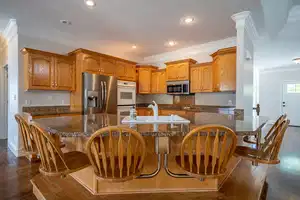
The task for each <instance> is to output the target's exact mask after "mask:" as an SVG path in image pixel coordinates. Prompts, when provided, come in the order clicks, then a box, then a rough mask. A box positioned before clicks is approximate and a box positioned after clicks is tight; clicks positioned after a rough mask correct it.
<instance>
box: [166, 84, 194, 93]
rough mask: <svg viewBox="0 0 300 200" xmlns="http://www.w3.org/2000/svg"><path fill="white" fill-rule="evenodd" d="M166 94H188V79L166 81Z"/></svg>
mask: <svg viewBox="0 0 300 200" xmlns="http://www.w3.org/2000/svg"><path fill="white" fill-rule="evenodd" d="M167 93H168V94H176V95H178V94H190V81H167Z"/></svg>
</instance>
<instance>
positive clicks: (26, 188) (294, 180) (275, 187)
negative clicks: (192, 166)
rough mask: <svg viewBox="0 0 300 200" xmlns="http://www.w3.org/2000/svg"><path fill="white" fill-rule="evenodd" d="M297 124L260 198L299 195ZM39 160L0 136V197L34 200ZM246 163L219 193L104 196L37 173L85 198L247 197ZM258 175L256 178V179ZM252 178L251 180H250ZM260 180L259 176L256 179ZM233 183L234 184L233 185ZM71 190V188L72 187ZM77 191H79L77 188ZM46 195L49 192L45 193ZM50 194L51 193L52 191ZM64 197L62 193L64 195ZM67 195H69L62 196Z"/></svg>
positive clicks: (170, 199)
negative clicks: (16, 150) (10, 146)
mask: <svg viewBox="0 0 300 200" xmlns="http://www.w3.org/2000/svg"><path fill="white" fill-rule="evenodd" d="M299 144H300V128H295V127H289V129H288V132H287V133H286V136H285V139H284V142H283V145H282V148H281V152H280V159H281V163H280V164H279V165H277V166H272V167H269V169H268V177H267V184H265V187H264V190H265V191H266V194H264V195H263V197H262V198H263V199H268V200H297V199H300V184H299V183H300V146H299ZM38 167H39V163H31V164H30V162H29V161H28V160H27V159H26V158H24V157H23V158H15V157H14V155H13V154H12V153H11V152H10V151H9V150H8V149H7V141H6V140H0V200H2V199H3V200H35V199H36V198H35V196H34V195H33V193H32V185H31V183H30V179H32V178H33V177H34V176H35V175H37V174H39V173H38ZM249 167H251V166H249V163H248V162H246V161H243V162H241V164H240V165H239V166H238V168H237V172H236V173H234V174H233V176H231V177H230V178H229V179H228V180H227V181H226V182H225V184H224V186H223V187H222V188H221V190H220V192H219V193H212V192H210V193H164V194H147V195H143V194H134V195H112V196H104V197H97V198H95V197H93V196H90V195H89V193H88V192H84V190H82V189H83V188H82V186H81V185H79V184H77V182H75V181H74V180H73V179H72V178H71V177H68V178H66V179H60V178H59V179H57V180H54V182H52V181H53V180H50V179H48V178H44V177H40V179H41V180H43V181H45V182H48V181H50V182H48V183H49V184H50V183H51V186H52V189H53V188H54V189H55V188H56V189H58V188H59V186H58V185H60V184H58V183H59V182H61V183H62V182H64V184H66V183H68V184H66V185H68V186H67V187H70V186H72V187H73V186H74V188H76V191H77V192H78V194H79V193H80V194H82V195H85V197H86V198H85V199H105V200H106V199H107V200H114V199H120V200H121V199H132V200H136V199H141V198H142V199H143V200H148V199H149V200H150V199H157V200H160V199H162V200H180V199H200V198H201V199H233V200H238V199H242V200H246V199H247V200H248V199H249V200H251V199H253V197H251V195H250V196H248V195H247V190H248V189H249V188H248V186H249V185H248V184H247V181H245V180H244V179H241V178H240V174H245V172H246V171H247V168H249ZM260 169H262V168H253V170H251V172H252V174H254V177H259V173H260ZM258 180H259V179H257V181H258ZM254 181H255V180H254ZM260 181H261V180H260ZM233 185H235V186H234V187H233ZM60 190H61V192H59V193H57V195H58V196H56V197H63V195H65V194H66V192H64V190H62V189H60ZM73 191H74V190H73ZM80 191H81V192H80ZM48 195H49V197H50V196H51V193H50V194H48ZM52 195H53V194H52ZM65 197H66V196H65ZM64 199H70V198H64Z"/></svg>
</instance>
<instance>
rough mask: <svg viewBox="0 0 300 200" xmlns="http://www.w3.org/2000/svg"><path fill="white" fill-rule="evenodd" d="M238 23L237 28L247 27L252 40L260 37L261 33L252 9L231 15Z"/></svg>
mask: <svg viewBox="0 0 300 200" xmlns="http://www.w3.org/2000/svg"><path fill="white" fill-rule="evenodd" d="M231 19H232V20H233V21H234V22H235V23H236V26H235V27H236V29H237V30H238V29H245V30H246V32H247V33H248V35H249V37H250V39H251V40H252V41H255V40H258V39H259V34H258V31H257V29H256V26H255V23H254V21H253V18H252V16H251V12H250V11H243V12H239V13H236V14H234V15H232V16H231Z"/></svg>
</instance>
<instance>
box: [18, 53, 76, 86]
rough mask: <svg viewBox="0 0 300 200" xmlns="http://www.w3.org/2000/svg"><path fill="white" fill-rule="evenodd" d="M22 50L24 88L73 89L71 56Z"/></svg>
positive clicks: (73, 78)
mask: <svg viewBox="0 0 300 200" xmlns="http://www.w3.org/2000/svg"><path fill="white" fill-rule="evenodd" d="M22 52H23V55H24V75H25V89H26V90H67V91H72V90H75V77H74V76H75V68H74V67H75V65H74V60H73V59H72V58H70V57H68V56H63V55H58V54H53V53H49V52H44V51H38V50H34V49H28V48H25V49H23V50H22Z"/></svg>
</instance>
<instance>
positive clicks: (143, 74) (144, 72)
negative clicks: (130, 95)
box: [137, 65, 157, 94]
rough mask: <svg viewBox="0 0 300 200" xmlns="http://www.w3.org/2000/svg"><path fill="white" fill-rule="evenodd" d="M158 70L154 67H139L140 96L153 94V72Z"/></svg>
mask: <svg viewBox="0 0 300 200" xmlns="http://www.w3.org/2000/svg"><path fill="white" fill-rule="evenodd" d="M154 70H157V67H154V66H149V65H145V66H138V67H137V71H138V93H139V94H150V93H151V88H152V86H151V84H152V83H151V82H152V72H153V71H154Z"/></svg>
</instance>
